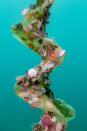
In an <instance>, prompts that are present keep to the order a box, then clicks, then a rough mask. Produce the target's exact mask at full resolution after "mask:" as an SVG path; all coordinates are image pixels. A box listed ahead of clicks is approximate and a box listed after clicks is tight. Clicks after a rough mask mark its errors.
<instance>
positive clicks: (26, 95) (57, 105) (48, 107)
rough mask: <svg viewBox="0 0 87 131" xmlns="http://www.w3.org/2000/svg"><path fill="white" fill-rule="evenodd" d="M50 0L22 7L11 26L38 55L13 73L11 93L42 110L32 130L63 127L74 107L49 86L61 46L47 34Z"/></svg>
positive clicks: (56, 130) (60, 130) (54, 130)
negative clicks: (22, 71)
mask: <svg viewBox="0 0 87 131" xmlns="http://www.w3.org/2000/svg"><path fill="white" fill-rule="evenodd" d="M53 1H54V0H37V2H36V4H33V5H31V6H30V8H25V9H23V10H22V15H24V18H23V20H22V21H21V22H19V23H18V24H16V25H13V26H12V27H11V32H12V34H13V35H14V36H15V38H16V39H17V40H18V41H20V42H21V43H23V44H24V45H25V46H27V47H29V48H30V49H32V50H33V51H34V52H36V53H37V54H38V55H40V56H41V58H42V61H41V63H40V64H39V65H37V66H35V67H33V68H31V69H29V70H28V71H27V72H26V73H25V75H24V76H19V77H17V78H16V79H17V82H16V84H15V89H14V90H15V93H16V94H17V95H18V96H19V97H20V98H22V99H23V100H25V101H26V102H27V103H28V104H30V106H31V107H32V108H35V107H37V108H41V109H42V110H43V114H42V115H41V120H40V122H39V124H37V125H35V126H34V127H33V131H65V129H66V127H67V121H68V120H71V119H73V118H74V117H75V111H74V109H73V108H72V107H71V106H69V105H67V104H66V103H65V102H64V101H62V100H60V99H55V97H54V95H53V92H52V91H51V90H50V89H49V86H50V84H51V81H50V80H49V74H50V72H52V70H53V69H54V68H55V67H56V66H57V65H60V64H62V63H63V61H64V56H65V50H63V49H62V48H61V47H60V46H59V45H58V44H56V43H54V41H53V40H51V39H49V38H48V35H47V33H46V24H48V23H49V21H48V18H49V16H50V12H49V10H50V7H51V5H52V4H53Z"/></svg>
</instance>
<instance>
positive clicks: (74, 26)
mask: <svg viewBox="0 0 87 131" xmlns="http://www.w3.org/2000/svg"><path fill="white" fill-rule="evenodd" d="M34 2H35V0H0V131H32V125H33V124H34V123H37V122H38V121H39V119H40V114H41V110H40V109H31V108H30V107H29V105H28V104H26V103H25V102H24V101H22V100H21V99H19V98H18V97H17V96H16V95H15V94H14V90H13V89H14V88H13V87H14V83H15V82H16V81H15V78H16V76H18V75H22V74H24V73H25V71H27V70H28V69H29V68H31V67H33V66H35V65H37V64H39V63H40V60H41V59H40V57H39V56H38V55H37V54H35V53H33V52H32V51H31V50H30V49H28V48H26V47H25V46H24V45H22V44H20V43H19V42H18V41H17V40H16V39H14V38H13V37H12V35H11V34H10V26H11V25H13V24H15V23H17V22H18V21H20V20H21V18H22V16H21V10H22V9H23V8H25V7H28V5H29V4H31V3H34ZM47 32H48V34H49V37H50V38H52V39H54V40H55V42H57V43H59V45H60V46H61V47H63V48H64V49H65V50H66V57H65V61H64V63H63V64H62V65H61V66H59V67H57V68H56V69H55V70H54V72H53V73H52V74H51V80H52V86H51V88H52V90H53V91H54V95H55V96H56V97H58V98H61V99H64V100H65V101H66V102H67V103H69V104H71V105H72V106H73V107H74V108H75V110H76V118H75V119H74V120H73V121H71V122H70V123H69V125H68V128H67V131H87V0H55V2H54V4H53V6H52V8H51V16H50V24H49V25H48V26H47Z"/></svg>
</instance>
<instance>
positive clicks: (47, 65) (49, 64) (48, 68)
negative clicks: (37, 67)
mask: <svg viewBox="0 0 87 131" xmlns="http://www.w3.org/2000/svg"><path fill="white" fill-rule="evenodd" d="M53 67H54V64H53V63H51V62H50V61H48V62H47V63H46V64H45V65H44V66H43V68H42V71H43V72H44V71H47V70H50V69H52V68H53Z"/></svg>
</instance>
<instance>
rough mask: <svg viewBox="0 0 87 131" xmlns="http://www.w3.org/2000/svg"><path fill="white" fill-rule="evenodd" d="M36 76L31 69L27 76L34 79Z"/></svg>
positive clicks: (34, 71)
mask: <svg viewBox="0 0 87 131" xmlns="http://www.w3.org/2000/svg"><path fill="white" fill-rule="evenodd" d="M36 75H37V71H36V70H35V69H34V68H31V69H30V70H29V71H28V76H30V77H31V78H32V77H36Z"/></svg>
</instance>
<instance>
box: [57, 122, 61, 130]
mask: <svg viewBox="0 0 87 131" xmlns="http://www.w3.org/2000/svg"><path fill="white" fill-rule="evenodd" d="M61 130H62V124H61V123H57V125H56V131H61Z"/></svg>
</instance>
